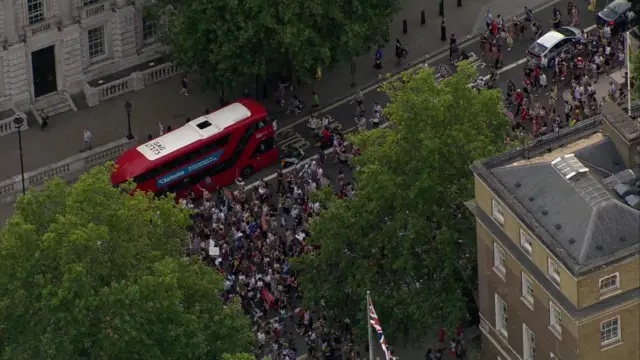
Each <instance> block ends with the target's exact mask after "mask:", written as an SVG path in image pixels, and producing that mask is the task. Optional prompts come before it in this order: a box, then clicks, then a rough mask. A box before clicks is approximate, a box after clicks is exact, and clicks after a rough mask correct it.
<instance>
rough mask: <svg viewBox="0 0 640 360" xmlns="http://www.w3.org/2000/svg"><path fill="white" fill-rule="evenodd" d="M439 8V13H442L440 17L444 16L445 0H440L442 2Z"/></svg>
mask: <svg viewBox="0 0 640 360" xmlns="http://www.w3.org/2000/svg"><path fill="white" fill-rule="evenodd" d="M438 8H439V10H438V14H440V17H441V18H443V17H444V0H440V4H439V6H438Z"/></svg>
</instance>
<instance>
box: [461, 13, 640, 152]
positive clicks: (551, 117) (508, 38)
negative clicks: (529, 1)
mask: <svg viewBox="0 0 640 360" xmlns="http://www.w3.org/2000/svg"><path fill="white" fill-rule="evenodd" d="M524 10H525V17H524V19H522V20H520V19H516V18H514V19H513V20H512V21H511V23H510V24H507V23H506V22H505V21H504V20H503V19H502V18H501V17H500V15H498V16H497V17H496V18H494V17H493V15H492V14H491V12H487V17H486V25H487V33H486V34H485V35H482V37H481V39H480V51H481V53H482V55H483V57H485V58H487V59H489V61H488V62H489V63H490V64H492V69H491V73H490V75H489V76H488V77H480V78H479V79H478V81H477V82H478V83H476V84H474V86H475V87H476V88H495V87H498V86H499V83H498V82H497V80H498V77H499V75H498V74H499V69H500V68H501V67H502V66H503V65H504V64H503V62H502V61H503V52H504V49H506V51H510V50H511V49H512V48H513V46H514V43H516V42H525V43H527V44H528V43H532V42H533V41H536V40H537V39H538V38H540V37H541V36H543V34H544V33H546V31H547V30H551V29H557V28H559V27H561V26H563V25H570V26H579V25H580V14H579V10H578V8H577V7H576V6H574V5H573V4H572V3H571V2H569V3H568V6H567V11H566V13H564V14H563V13H562V11H560V10H559V9H558V8H557V7H555V6H554V7H553V10H552V14H553V15H552V19H550V21H549V28H548V29H545V28H544V27H545V26H544V24H545V22H544V21H541V20H540V19H536V18H535V17H534V15H533V12H532V11H531V10H530V9H528V8H526V7H525V9H524ZM625 46H626V43H625V37H624V35H623V34H617V35H614V34H613V33H612V28H610V27H609V26H605V27H604V28H600V29H594V31H591V32H583V33H582V35H581V36H580V37H579V38H577V39H576V40H575V41H573V42H572V43H571V44H570V45H569V46H567V48H566V49H565V50H564V51H563V52H562V53H561V54H560V55H559V56H557V57H554V58H551V59H549V60H548V62H547V63H546V64H540V63H536V62H534V61H531V62H529V63H528V64H527V65H526V66H525V67H524V72H523V80H522V82H521V83H517V82H515V81H513V80H507V81H506V86H504V88H503V89H502V90H504V94H505V112H506V114H507V115H508V116H509V118H510V119H511V120H512V134H511V136H509V137H508V138H507V141H511V140H512V139H513V138H514V137H521V136H533V137H534V138H535V137H540V136H543V135H545V134H547V133H549V132H551V131H558V130H559V129H561V128H564V127H570V126H574V125H576V124H577V123H579V122H580V121H582V120H585V119H588V118H590V117H592V116H593V115H595V114H597V113H598V112H599V111H600V108H601V106H602V104H603V103H604V102H607V101H623V100H624V99H626V96H627V94H626V91H627V88H626V86H621V87H619V86H618V85H616V84H615V83H613V82H610V81H609V82H608V86H607V93H606V94H603V93H602V92H603V91H602V90H599V91H600V93H597V91H596V89H597V88H599V89H602V88H603V87H602V86H598V87H596V84H597V83H601V82H602V81H607V80H606V78H605V76H606V74H609V73H610V72H612V71H614V70H617V69H618V68H620V67H624V66H625V61H626V59H625ZM450 54H451V57H452V61H457V60H464V59H465V52H464V51H460V50H459V49H457V45H456V41H455V39H453V38H452V41H451V51H450ZM603 79H604V80H603ZM634 85H635V84H631V86H632V87H633V86H634ZM545 98H546V99H545Z"/></svg>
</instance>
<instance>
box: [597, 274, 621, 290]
mask: <svg viewBox="0 0 640 360" xmlns="http://www.w3.org/2000/svg"><path fill="white" fill-rule="evenodd" d="M619 280H620V274H619V273H615V274H613V275H609V276H605V277H603V278H602V279H600V293H601V294H605V293H609V292H611V291H615V290H617V289H618V288H619V287H620V282H619Z"/></svg>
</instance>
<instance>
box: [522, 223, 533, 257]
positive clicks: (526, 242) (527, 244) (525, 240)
mask: <svg viewBox="0 0 640 360" xmlns="http://www.w3.org/2000/svg"><path fill="white" fill-rule="evenodd" d="M520 246H521V247H522V250H524V252H525V253H526V254H527V255H528V256H529V257H531V255H532V254H533V243H532V242H531V238H530V237H529V235H527V233H525V232H524V230H522V229H520Z"/></svg>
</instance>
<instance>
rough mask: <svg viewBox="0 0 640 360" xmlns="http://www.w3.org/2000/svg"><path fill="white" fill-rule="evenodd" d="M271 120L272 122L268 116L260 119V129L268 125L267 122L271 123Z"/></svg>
mask: <svg viewBox="0 0 640 360" xmlns="http://www.w3.org/2000/svg"><path fill="white" fill-rule="evenodd" d="M270 122H271V119H269V118H268V117H266V118H264V119H262V120H260V121H258V130H260V129H262V128H263V127H265V126H267V124H269V123H270Z"/></svg>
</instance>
